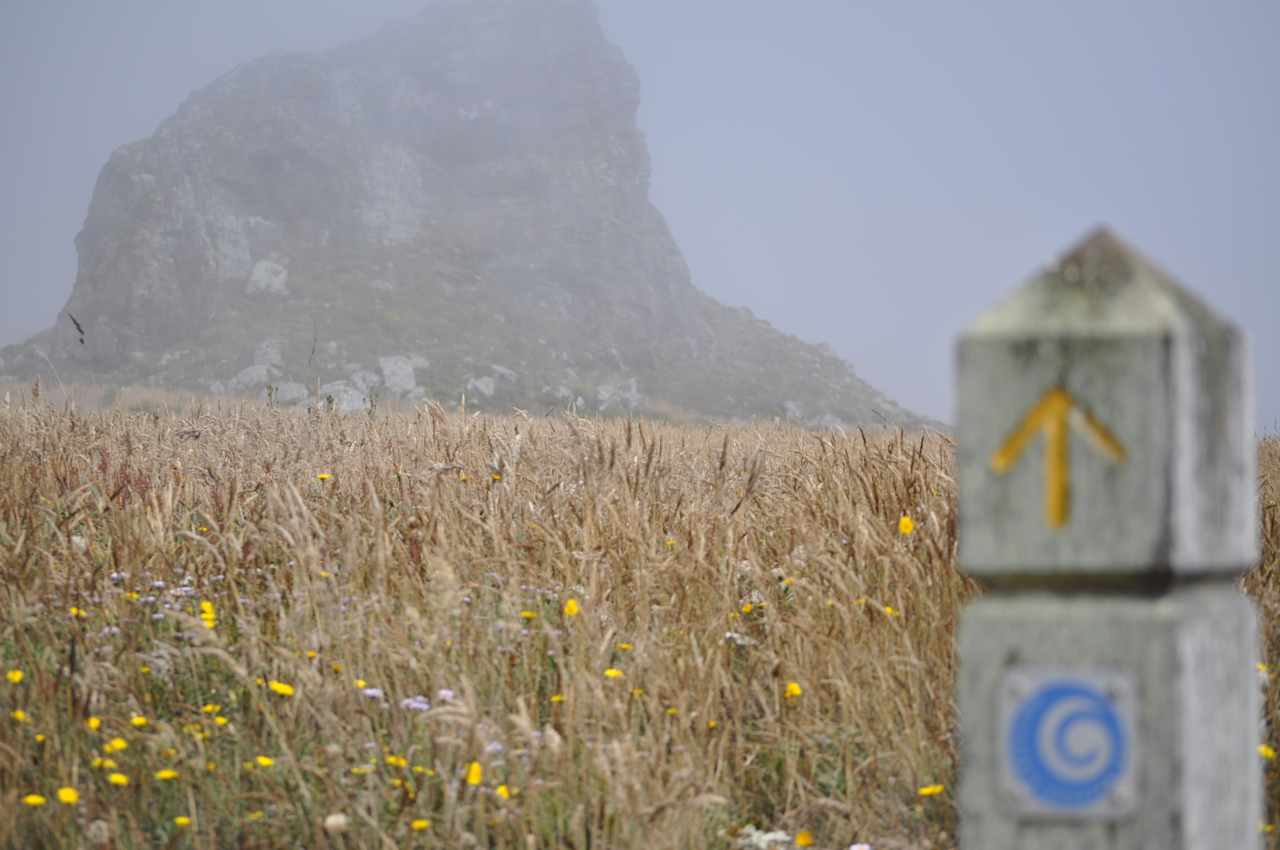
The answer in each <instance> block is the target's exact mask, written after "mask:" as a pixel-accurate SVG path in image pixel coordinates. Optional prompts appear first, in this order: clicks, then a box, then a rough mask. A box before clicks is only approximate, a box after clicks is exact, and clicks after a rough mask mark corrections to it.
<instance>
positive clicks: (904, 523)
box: [898, 514, 916, 537]
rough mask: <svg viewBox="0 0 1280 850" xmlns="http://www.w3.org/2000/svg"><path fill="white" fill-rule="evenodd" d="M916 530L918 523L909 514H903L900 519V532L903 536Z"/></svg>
mask: <svg viewBox="0 0 1280 850" xmlns="http://www.w3.org/2000/svg"><path fill="white" fill-rule="evenodd" d="M915 530H916V523H915V520H913V519H912V518H911V517H910V516H909V515H908V514H903V515H902V517H901V518H900V519H899V520H898V533H899V534H901V535H902V536H903V537H908V536H910V534H911V532H913V531H915Z"/></svg>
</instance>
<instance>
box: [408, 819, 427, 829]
mask: <svg viewBox="0 0 1280 850" xmlns="http://www.w3.org/2000/svg"><path fill="white" fill-rule="evenodd" d="M409 828H410V829H412V830H413V831H414V832H422V830H424V829H430V828H431V820H430V819H429V818H417V819H415V820H413V821H410V823H409Z"/></svg>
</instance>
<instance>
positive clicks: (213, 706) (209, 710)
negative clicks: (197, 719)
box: [200, 702, 222, 714]
mask: <svg viewBox="0 0 1280 850" xmlns="http://www.w3.org/2000/svg"><path fill="white" fill-rule="evenodd" d="M200 711H202V712H203V713H205V714H217V713H218V712H219V711H222V706H220V705H218V704H217V703H214V702H206V703H205V704H204V705H202V706H200Z"/></svg>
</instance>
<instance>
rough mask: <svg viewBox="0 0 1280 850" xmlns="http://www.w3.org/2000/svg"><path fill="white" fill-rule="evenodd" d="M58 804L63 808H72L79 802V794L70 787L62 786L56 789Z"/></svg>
mask: <svg viewBox="0 0 1280 850" xmlns="http://www.w3.org/2000/svg"><path fill="white" fill-rule="evenodd" d="M58 802H59V803H62V804H63V805H64V806H74V805H75V804H76V803H78V802H80V792H79V791H77V790H76V789H74V788H72V787H71V786H70V785H64V786H62V787H61V788H59V789H58Z"/></svg>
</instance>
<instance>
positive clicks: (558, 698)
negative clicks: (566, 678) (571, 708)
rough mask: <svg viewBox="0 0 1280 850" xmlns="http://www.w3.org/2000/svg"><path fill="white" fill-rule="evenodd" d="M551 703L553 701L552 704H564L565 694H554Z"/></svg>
mask: <svg viewBox="0 0 1280 850" xmlns="http://www.w3.org/2000/svg"><path fill="white" fill-rule="evenodd" d="M551 701H552V702H564V694H552V695H551Z"/></svg>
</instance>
